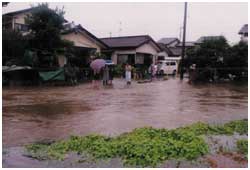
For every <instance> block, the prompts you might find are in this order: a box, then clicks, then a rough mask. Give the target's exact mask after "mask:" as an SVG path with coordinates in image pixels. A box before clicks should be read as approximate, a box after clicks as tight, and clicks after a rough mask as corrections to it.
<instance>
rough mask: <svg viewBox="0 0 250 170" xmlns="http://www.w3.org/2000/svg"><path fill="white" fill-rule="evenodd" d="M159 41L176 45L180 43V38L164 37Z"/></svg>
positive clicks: (172, 45)
mask: <svg viewBox="0 0 250 170" xmlns="http://www.w3.org/2000/svg"><path fill="white" fill-rule="evenodd" d="M157 43H160V44H164V45H165V46H167V47H175V46H176V45H177V44H179V43H180V40H179V39H178V38H173V37H170V38H162V39H160V40H159V41H157Z"/></svg>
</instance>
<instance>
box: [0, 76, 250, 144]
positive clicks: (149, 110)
mask: <svg viewBox="0 0 250 170" xmlns="http://www.w3.org/2000/svg"><path fill="white" fill-rule="evenodd" d="M2 94H3V146H5V147H10V146H19V145H24V144H27V143H31V142H35V141H40V140H47V139H52V140H58V139H63V138H67V137H69V136H70V135H87V134H89V133H101V134H106V135H118V134H120V133H123V132H127V131H131V130H132V129H134V128H137V127H144V126H153V127H156V128H175V127H179V126H182V125H187V124H191V123H194V122H197V121H203V122H209V123H223V122H227V121H230V120H236V119H244V118H247V117H248V109H247V108H248V106H247V103H248V87H247V84H246V85H233V84H206V85H190V84H188V83H187V82H186V80H184V81H183V82H181V81H180V80H179V79H178V78H176V79H169V80H167V81H155V82H152V83H145V84H137V83H135V82H133V83H132V85H131V86H129V87H128V86H126V85H125V82H124V80H120V79H116V80H115V81H114V86H113V87H107V88H103V87H102V88H100V89H93V88H92V87H91V84H89V83H87V84H81V85H78V86H73V87H12V88H6V87H5V88H3V93H2Z"/></svg>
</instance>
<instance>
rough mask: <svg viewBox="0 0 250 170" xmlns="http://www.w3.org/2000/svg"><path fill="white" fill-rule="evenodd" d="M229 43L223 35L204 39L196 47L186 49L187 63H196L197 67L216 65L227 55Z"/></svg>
mask: <svg viewBox="0 0 250 170" xmlns="http://www.w3.org/2000/svg"><path fill="white" fill-rule="evenodd" d="M229 47H230V46H229V44H228V43H227V40H226V38H225V37H220V38H219V39H215V40H206V41H204V42H203V43H201V44H200V45H199V46H198V47H196V48H194V49H191V50H188V51H187V56H188V58H187V60H188V63H189V65H190V64H196V65H197V67H206V66H210V67H217V66H218V64H219V63H221V61H222V60H223V57H225V56H227V55H228V49H229Z"/></svg>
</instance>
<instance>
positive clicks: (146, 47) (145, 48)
mask: <svg viewBox="0 0 250 170" xmlns="http://www.w3.org/2000/svg"><path fill="white" fill-rule="evenodd" d="M136 52H137V53H147V54H152V55H156V54H157V53H158V52H157V50H156V49H155V48H154V47H153V45H152V44H151V43H146V44H143V45H142V46H140V47H138V48H137V49H136Z"/></svg>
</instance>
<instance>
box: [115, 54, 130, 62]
mask: <svg viewBox="0 0 250 170" xmlns="http://www.w3.org/2000/svg"><path fill="white" fill-rule="evenodd" d="M127 61H128V55H123V54H120V55H118V56H117V64H123V63H126V62H127Z"/></svg>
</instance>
